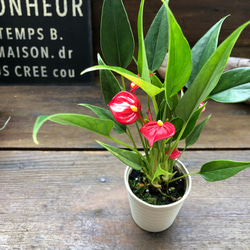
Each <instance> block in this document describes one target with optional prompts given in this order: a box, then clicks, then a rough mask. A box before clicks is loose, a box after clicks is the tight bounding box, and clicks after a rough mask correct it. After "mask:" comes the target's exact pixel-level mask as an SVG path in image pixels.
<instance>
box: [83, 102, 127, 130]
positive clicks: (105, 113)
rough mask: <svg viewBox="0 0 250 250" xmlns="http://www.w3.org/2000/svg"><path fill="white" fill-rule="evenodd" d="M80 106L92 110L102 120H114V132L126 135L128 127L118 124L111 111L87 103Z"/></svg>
mask: <svg viewBox="0 0 250 250" xmlns="http://www.w3.org/2000/svg"><path fill="white" fill-rule="evenodd" d="M79 105H80V106H84V107H87V108H89V109H91V110H92V111H93V112H94V113H95V114H96V115H97V116H98V117H99V118H101V119H108V120H112V121H113V122H114V123H115V125H114V131H115V132H116V133H118V134H123V133H126V126H125V125H123V124H121V123H119V122H117V121H116V119H115V118H114V116H113V114H112V112H111V111H110V110H108V109H104V108H101V107H97V106H94V105H90V104H85V103H83V104H79Z"/></svg>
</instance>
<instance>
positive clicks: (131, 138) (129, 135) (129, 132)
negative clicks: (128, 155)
mask: <svg viewBox="0 0 250 250" xmlns="http://www.w3.org/2000/svg"><path fill="white" fill-rule="evenodd" d="M127 131H128V133H127V135H128V137H129V138H130V140H131V142H132V144H133V146H134V148H137V147H136V144H135V140H134V139H133V136H132V134H131V131H130V129H129V128H128V126H127Z"/></svg>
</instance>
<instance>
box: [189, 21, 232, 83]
mask: <svg viewBox="0 0 250 250" xmlns="http://www.w3.org/2000/svg"><path fill="white" fill-rule="evenodd" d="M226 18H227V17H224V18H222V19H221V20H220V21H219V22H217V23H216V24H215V25H214V26H213V27H212V28H211V29H210V30H209V31H208V32H207V33H206V34H205V35H204V36H203V37H202V38H201V39H200V40H199V41H198V42H197V43H196V44H195V45H194V47H193V48H192V50H191V54H192V63H193V68H192V73H191V75H190V78H189V80H188V82H187V84H186V87H189V86H190V84H191V83H192V82H193V80H194V78H195V76H196V75H197V74H198V72H199V71H200V70H201V68H202V67H203V66H204V64H205V63H206V61H207V60H208V59H209V57H210V56H211V55H212V54H213V53H214V51H215V50H216V48H217V45H218V37H219V33H220V29H221V25H222V23H223V21H224V20H225V19H226Z"/></svg>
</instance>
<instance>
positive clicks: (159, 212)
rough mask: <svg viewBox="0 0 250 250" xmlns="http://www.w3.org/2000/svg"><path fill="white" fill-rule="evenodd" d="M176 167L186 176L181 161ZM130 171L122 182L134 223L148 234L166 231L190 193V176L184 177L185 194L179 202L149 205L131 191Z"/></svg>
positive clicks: (185, 170) (127, 169) (126, 171)
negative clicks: (123, 182)
mask: <svg viewBox="0 0 250 250" xmlns="http://www.w3.org/2000/svg"><path fill="white" fill-rule="evenodd" d="M176 165H177V167H178V168H179V169H180V171H181V172H182V173H183V174H188V170H187V169H186V167H185V166H184V164H183V163H182V162H181V161H179V160H178V161H177V162H176ZM131 171H132V168H130V167H127V168H126V170H125V175H124V181H125V186H126V189H127V193H128V199H129V204H130V209H131V214H132V217H133V219H134V221H135V223H136V224H137V225H138V226H139V227H141V228H142V229H144V230H146V231H148V232H161V231H164V230H166V229H167V228H169V227H170V226H171V225H172V224H173V222H174V220H175V218H176V216H177V214H178V212H179V210H180V209H181V207H182V205H183V203H184V201H185V199H186V198H187V196H188V195H189V193H190V190H191V177H190V175H189V176H187V177H186V192H185V194H184V195H183V197H182V198H181V199H180V200H178V201H176V202H174V203H172V204H168V205H151V204H148V203H146V202H144V201H142V200H141V199H139V198H138V197H137V196H135V195H134V193H133V192H132V191H131V189H130V186H129V183H128V178H129V175H130V173H131Z"/></svg>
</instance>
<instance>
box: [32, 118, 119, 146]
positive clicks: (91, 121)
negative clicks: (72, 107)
mask: <svg viewBox="0 0 250 250" xmlns="http://www.w3.org/2000/svg"><path fill="white" fill-rule="evenodd" d="M48 120H49V121H52V122H55V123H58V124H62V125H71V126H74V127H78V128H84V129H87V130H90V131H92V132H94V133H97V134H100V135H103V136H106V137H110V135H109V134H110V131H111V129H112V128H113V126H114V122H113V121H110V120H107V119H99V118H96V117H92V116H87V115H80V114H69V113H61V114H55V115H42V116H39V117H38V118H37V120H36V122H35V125H34V129H33V140H34V142H35V143H36V144H38V140H37V133H38V131H39V129H40V127H41V126H42V125H43V123H45V122H46V121H48Z"/></svg>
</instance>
